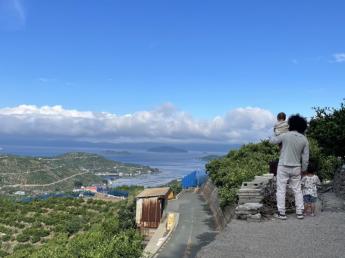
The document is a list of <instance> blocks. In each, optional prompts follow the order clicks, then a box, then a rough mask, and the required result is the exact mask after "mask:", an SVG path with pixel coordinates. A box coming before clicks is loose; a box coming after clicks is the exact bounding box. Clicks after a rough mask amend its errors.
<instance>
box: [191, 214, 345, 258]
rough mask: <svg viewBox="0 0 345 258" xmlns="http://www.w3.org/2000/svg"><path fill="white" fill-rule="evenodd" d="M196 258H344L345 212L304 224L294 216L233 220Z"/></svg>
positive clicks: (310, 219) (308, 220)
mask: <svg viewBox="0 0 345 258" xmlns="http://www.w3.org/2000/svg"><path fill="white" fill-rule="evenodd" d="M197 257H199V258H208V257H209V258H217V257H219V258H220V257H224V258H225V257H226V258H239V257H241V258H252V257H266V258H271V257H272V258H276V257H282V258H285V257H286V258H290V257H303V258H309V257H310V258H321V257H322V258H333V257H334V258H341V257H345V212H343V211H339V212H334V211H325V212H322V213H318V214H316V216H315V217H306V218H305V219H304V220H297V219H296V218H295V215H290V216H288V219H287V220H286V221H281V220H278V219H272V220H269V221H265V222H261V223H253V222H246V221H240V220H232V221H231V222H230V223H229V224H228V226H227V227H226V228H225V229H224V231H223V232H221V233H220V234H219V235H218V236H217V237H216V240H215V241H213V242H212V243H210V244H209V245H207V246H205V247H203V248H202V249H201V250H200V251H199V253H198V255H197Z"/></svg>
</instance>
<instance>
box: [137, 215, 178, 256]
mask: <svg viewBox="0 0 345 258" xmlns="http://www.w3.org/2000/svg"><path fill="white" fill-rule="evenodd" d="M174 214H175V223H174V226H173V228H172V229H171V230H170V231H169V232H168V234H167V235H166V236H162V237H160V238H158V242H157V243H153V242H151V240H152V241H156V240H157V237H158V236H156V237H155V235H154V236H152V238H151V240H150V242H149V243H148V244H147V247H148V246H149V245H151V248H148V249H151V250H149V251H148V250H146V249H147V248H145V249H144V254H143V256H142V258H152V257H157V255H158V254H159V252H160V250H161V249H162V247H164V246H165V244H166V243H167V242H168V241H169V239H170V238H171V236H172V234H173V232H174V231H175V229H176V227H177V225H178V222H179V218H180V214H179V213H176V212H174ZM163 224H164V227H165V224H166V220H164V222H163ZM155 234H156V233H155ZM157 234H159V233H158V232H157ZM145 250H146V251H145Z"/></svg>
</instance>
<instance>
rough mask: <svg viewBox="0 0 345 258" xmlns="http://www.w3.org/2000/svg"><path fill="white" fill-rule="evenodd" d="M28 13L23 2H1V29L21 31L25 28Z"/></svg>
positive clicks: (18, 0)
mask: <svg viewBox="0 0 345 258" xmlns="http://www.w3.org/2000/svg"><path fill="white" fill-rule="evenodd" d="M25 23H26V12H25V9H24V7H23V3H22V0H1V1H0V28H3V29H9V30H12V29H20V28H22V27H23V26H25Z"/></svg>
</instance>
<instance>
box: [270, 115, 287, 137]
mask: <svg viewBox="0 0 345 258" xmlns="http://www.w3.org/2000/svg"><path fill="white" fill-rule="evenodd" d="M273 131H274V134H275V135H276V136H278V135H281V134H283V133H287V132H288V131H289V125H288V123H287V122H286V114H285V113H284V112H280V113H279V114H278V115H277V123H276V124H275V125H274V129H273Z"/></svg>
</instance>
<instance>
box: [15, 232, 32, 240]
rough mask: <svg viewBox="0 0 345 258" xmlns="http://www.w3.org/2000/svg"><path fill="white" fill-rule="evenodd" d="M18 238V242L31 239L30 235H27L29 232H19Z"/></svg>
mask: <svg viewBox="0 0 345 258" xmlns="http://www.w3.org/2000/svg"><path fill="white" fill-rule="evenodd" d="M16 240H17V241H18V242H27V241H29V240H30V235H27V234H19V235H17V237H16Z"/></svg>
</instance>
